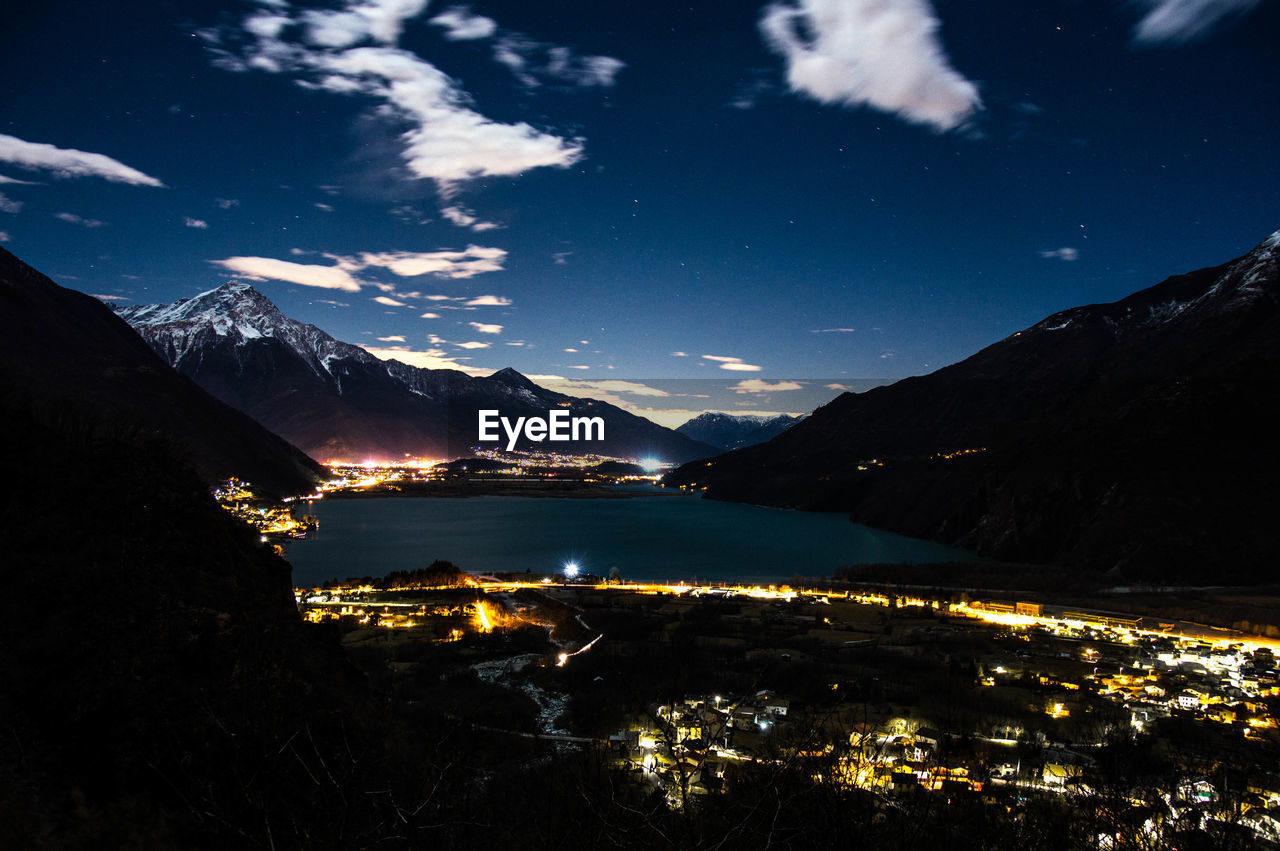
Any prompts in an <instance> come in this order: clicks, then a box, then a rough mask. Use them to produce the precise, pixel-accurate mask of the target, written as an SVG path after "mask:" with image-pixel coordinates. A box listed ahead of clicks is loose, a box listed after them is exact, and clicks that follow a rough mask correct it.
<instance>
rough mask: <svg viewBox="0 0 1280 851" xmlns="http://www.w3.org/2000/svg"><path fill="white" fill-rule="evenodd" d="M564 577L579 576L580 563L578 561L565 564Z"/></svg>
mask: <svg viewBox="0 0 1280 851" xmlns="http://www.w3.org/2000/svg"><path fill="white" fill-rule="evenodd" d="M564 575H565V576H568V577H570V578H572V577H574V576H577V575H578V563H577V562H576V561H567V562H565V563H564Z"/></svg>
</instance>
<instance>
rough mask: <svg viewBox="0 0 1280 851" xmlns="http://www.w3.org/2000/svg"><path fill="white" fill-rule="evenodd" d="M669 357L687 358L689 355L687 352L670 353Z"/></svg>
mask: <svg viewBox="0 0 1280 851" xmlns="http://www.w3.org/2000/svg"><path fill="white" fill-rule="evenodd" d="M671 357H673V358H687V357H689V353H688V352H672V353H671Z"/></svg>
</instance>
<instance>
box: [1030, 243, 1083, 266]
mask: <svg viewBox="0 0 1280 851" xmlns="http://www.w3.org/2000/svg"><path fill="white" fill-rule="evenodd" d="M1040 256H1041V257H1043V258H1045V259H1046V260H1065V261H1067V262H1068V263H1070V262H1071V261H1072V260H1079V259H1080V249H1078V248H1071V247H1069V246H1068V247H1064V248H1054V249H1052V250H1049V251H1041V252H1040Z"/></svg>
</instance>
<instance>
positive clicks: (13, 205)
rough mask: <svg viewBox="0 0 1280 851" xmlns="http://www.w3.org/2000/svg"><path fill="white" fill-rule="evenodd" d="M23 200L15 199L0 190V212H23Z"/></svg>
mask: <svg viewBox="0 0 1280 851" xmlns="http://www.w3.org/2000/svg"><path fill="white" fill-rule="evenodd" d="M22 204H23V202H22V201H15V200H13V199H12V198H10V197H9V196H8V195H5V194H4V193H3V192H0V213H19V212H22Z"/></svg>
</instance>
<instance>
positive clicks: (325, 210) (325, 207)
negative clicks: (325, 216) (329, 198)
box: [312, 201, 333, 213]
mask: <svg viewBox="0 0 1280 851" xmlns="http://www.w3.org/2000/svg"><path fill="white" fill-rule="evenodd" d="M312 206H314V207H315V208H316V209H317V210H320V211H321V212H323V213H332V212H333V207H331V206H330V205H328V204H322V203H321V202H319V201H317V202H315V204H314V205H312Z"/></svg>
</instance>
